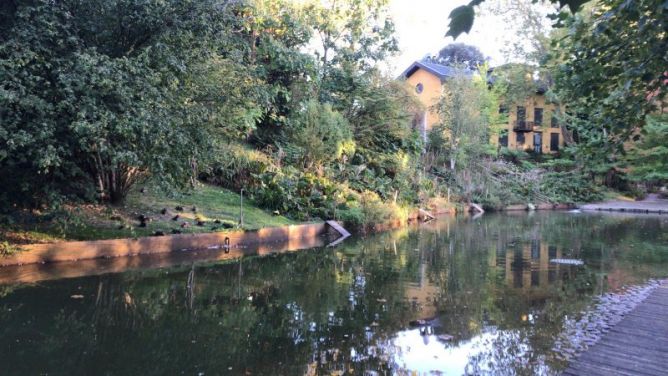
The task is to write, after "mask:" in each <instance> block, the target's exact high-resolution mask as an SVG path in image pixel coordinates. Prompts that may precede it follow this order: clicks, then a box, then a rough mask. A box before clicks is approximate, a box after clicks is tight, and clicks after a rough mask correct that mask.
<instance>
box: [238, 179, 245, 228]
mask: <svg viewBox="0 0 668 376" xmlns="http://www.w3.org/2000/svg"><path fill="white" fill-rule="evenodd" d="M239 227H242V228H243V227H244V189H243V188H241V205H240V207H239Z"/></svg>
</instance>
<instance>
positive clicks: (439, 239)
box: [0, 213, 668, 375]
mask: <svg viewBox="0 0 668 376" xmlns="http://www.w3.org/2000/svg"><path fill="white" fill-rule="evenodd" d="M666 227H667V224H666V220H665V219H660V218H651V217H642V218H638V217H626V216H623V217H617V216H605V217H604V216H595V215H586V216H584V215H580V216H578V215H571V214H566V213H537V214H535V215H532V216H530V215H526V214H522V215H515V216H501V215H498V216H496V215H489V216H488V215H486V216H483V217H482V218H480V219H478V220H475V221H472V220H468V219H465V218H464V219H459V220H454V219H440V220H438V221H436V222H434V223H432V224H429V225H426V226H422V227H417V228H407V229H402V230H398V231H395V232H389V233H383V234H379V235H375V236H371V237H368V238H366V239H352V240H351V241H347V242H346V243H345V244H343V246H341V247H339V248H336V249H331V248H327V249H313V250H308V251H301V252H295V253H289V254H281V255H274V256H269V257H265V258H246V259H244V260H243V263H241V262H237V263H227V264H220V263H218V264H209V265H185V266H183V267H174V268H169V269H150V268H148V269H146V270H142V271H139V272H128V273H124V274H115V275H105V276H97V277H88V278H77V279H69V280H60V281H53V282H45V283H41V284H38V285H32V286H14V287H11V288H10V287H5V288H3V290H2V291H4V296H2V297H1V298H0V364H3V367H4V368H5V369H4V370H3V374H36V373H47V372H48V373H63V374H99V373H106V374H156V375H158V374H176V373H185V374H198V373H204V374H221V373H228V374H256V375H266V374H304V373H306V374H330V373H336V372H343V373H346V372H348V373H354V374H361V373H364V372H365V371H375V372H378V373H379V374H394V373H399V374H401V373H410V372H411V371H419V372H429V371H432V370H438V371H442V372H443V373H447V374H460V373H471V374H484V373H495V374H499V373H500V374H544V373H552V372H556V371H558V370H559V369H561V368H562V367H563V366H564V364H562V363H560V362H559V361H558V360H556V358H555V356H554V354H553V353H551V351H552V350H551V349H552V345H553V343H554V340H555V336H557V335H558V334H559V333H560V332H561V330H562V327H563V323H564V318H565V317H577V315H579V314H580V312H581V311H583V310H585V309H587V306H588V305H589V304H590V302H591V298H592V296H594V295H595V294H600V293H602V292H605V291H607V290H609V289H614V288H617V287H619V286H622V285H624V284H633V283H641V282H643V281H644V280H646V279H647V278H650V277H661V276H665V275H666V274H667V272H668V246H667V245H666V244H668V242H667V241H666V240H667V239H666V235H665V234H667V233H668V231H666ZM560 257H563V258H578V259H582V260H584V262H585V265H584V266H568V265H557V264H553V263H550V262H549V260H550V259H552V258H560ZM75 294H77V295H83V296H84V298H83V299H73V298H71V297H72V296H73V295H75ZM184 302H185V304H184ZM415 320H425V323H424V324H426V325H429V329H424V328H422V329H421V328H419V327H411V325H410V323H411V322H413V321H415ZM414 324H415V323H414ZM450 336H451V337H450Z"/></svg>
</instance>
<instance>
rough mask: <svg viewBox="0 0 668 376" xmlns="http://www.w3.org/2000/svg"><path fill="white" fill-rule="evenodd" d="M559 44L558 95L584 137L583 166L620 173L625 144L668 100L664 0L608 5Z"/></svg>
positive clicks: (580, 20) (609, 1)
mask: <svg viewBox="0 0 668 376" xmlns="http://www.w3.org/2000/svg"><path fill="white" fill-rule="evenodd" d="M599 4H600V6H598V7H596V8H594V10H593V14H592V15H591V16H587V15H580V14H578V15H576V16H575V17H573V18H572V19H570V20H569V21H568V25H567V26H568V35H567V38H564V39H562V40H559V41H558V42H557V43H556V46H555V47H556V48H555V50H556V52H557V53H558V54H560V56H559V57H560V58H561V60H562V61H563V63H562V64H560V65H559V66H557V73H556V79H555V82H556V93H557V94H558V97H559V98H560V99H561V100H562V101H563V102H564V103H566V105H567V106H568V110H569V112H570V114H571V115H570V116H568V117H567V118H566V120H567V122H568V123H570V125H571V126H572V127H573V128H574V129H575V130H576V131H577V135H578V139H579V141H578V144H577V148H578V153H577V154H576V155H577V156H578V158H580V160H581V162H583V163H585V162H586V163H585V164H586V165H588V166H591V167H592V168H593V169H595V170H596V171H597V172H607V173H610V172H612V171H614V169H615V167H616V164H617V163H618V162H619V160H620V157H621V156H623V154H624V153H625V150H624V149H625V146H624V145H625V143H626V142H627V141H629V139H630V137H631V136H632V135H634V134H636V133H637V132H638V131H640V130H641V129H642V128H643V125H644V124H645V119H646V116H647V115H648V114H650V113H652V112H654V111H656V109H657V107H656V105H657V103H661V102H662V101H664V100H665V98H666V88H665V70H666V66H668V38H666V30H667V29H668V17H666V14H667V12H668V9H666V7H665V2H664V1H661V0H641V1H623V0H602V1H600V3H599Z"/></svg>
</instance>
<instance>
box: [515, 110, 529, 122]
mask: <svg viewBox="0 0 668 376" xmlns="http://www.w3.org/2000/svg"><path fill="white" fill-rule="evenodd" d="M526 120H527V109H526V108H525V107H524V106H517V121H522V122H523V121H526Z"/></svg>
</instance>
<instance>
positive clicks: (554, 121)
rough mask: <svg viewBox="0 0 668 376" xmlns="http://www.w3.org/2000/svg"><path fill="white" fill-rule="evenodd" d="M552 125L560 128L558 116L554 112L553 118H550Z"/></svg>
mask: <svg viewBox="0 0 668 376" xmlns="http://www.w3.org/2000/svg"><path fill="white" fill-rule="evenodd" d="M550 126H551V127H552V128H559V120H557V116H556V115H555V114H554V113H552V119H551V120H550Z"/></svg>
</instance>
